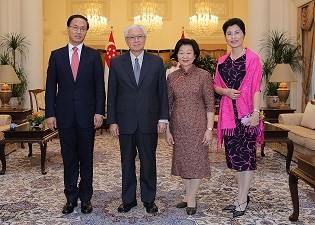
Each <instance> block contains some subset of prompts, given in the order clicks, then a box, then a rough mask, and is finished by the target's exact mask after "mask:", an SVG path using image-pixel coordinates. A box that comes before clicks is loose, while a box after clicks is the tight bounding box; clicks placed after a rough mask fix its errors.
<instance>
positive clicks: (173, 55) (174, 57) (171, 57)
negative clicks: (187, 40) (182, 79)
mask: <svg viewBox="0 0 315 225" xmlns="http://www.w3.org/2000/svg"><path fill="white" fill-rule="evenodd" d="M170 59H171V60H176V54H175V53H173V54H172V55H170ZM176 61H177V60H176Z"/></svg>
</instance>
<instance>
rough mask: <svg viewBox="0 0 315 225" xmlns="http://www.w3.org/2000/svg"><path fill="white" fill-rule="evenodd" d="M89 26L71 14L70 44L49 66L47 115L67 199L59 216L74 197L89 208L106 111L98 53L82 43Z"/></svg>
mask: <svg viewBox="0 0 315 225" xmlns="http://www.w3.org/2000/svg"><path fill="white" fill-rule="evenodd" d="M88 29H89V23H88V21H87V18H85V17H84V16H82V15H72V16H70V17H69V19H68V21H67V31H68V35H69V44H68V45H67V46H65V47H62V48H60V49H57V50H55V51H52V53H51V56H50V59H49V65H48V69H47V80H46V93H45V103H46V107H45V116H46V118H47V120H46V121H47V125H48V127H49V128H50V129H51V130H55V129H57V128H58V132H59V137H60V145H61V155H62V159H63V164H64V186H65V189H64V193H65V195H66V198H67V202H66V204H65V205H64V207H63V209H62V213H63V214H69V213H72V212H73V210H74V208H75V207H76V206H77V200H78V198H80V200H81V212H82V213H90V212H92V204H91V198H92V193H93V187H92V180H93V148H94V139H95V129H96V128H98V127H100V126H101V125H102V123H103V115H104V113H105V87H104V70H103V65H102V61H101V57H100V53H99V52H98V51H97V50H94V49H92V48H89V47H86V46H85V45H84V44H83V40H84V38H85V36H86V34H87V31H88ZM79 175H80V183H79V186H78V185H77V183H78V178H79Z"/></svg>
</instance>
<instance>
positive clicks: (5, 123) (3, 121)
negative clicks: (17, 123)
mask: <svg viewBox="0 0 315 225" xmlns="http://www.w3.org/2000/svg"><path fill="white" fill-rule="evenodd" d="M11 119H12V118H11V116H10V115H0V140H2V139H3V132H2V131H3V130H7V129H9V128H10V123H11ZM16 149H17V144H7V145H5V154H8V153H10V152H12V151H14V150H16Z"/></svg>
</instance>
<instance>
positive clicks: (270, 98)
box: [261, 30, 302, 107]
mask: <svg viewBox="0 0 315 225" xmlns="http://www.w3.org/2000/svg"><path fill="white" fill-rule="evenodd" d="M261 41H262V44H261V46H262V48H261V51H265V52H266V55H268V58H267V59H266V60H265V61H264V62H263V69H262V70H263V77H264V79H265V81H266V89H265V91H264V96H266V101H267V105H268V106H269V107H277V105H278V103H279V98H278V96H277V88H278V84H277V83H270V82H268V80H269V78H270V76H271V74H272V72H273V70H274V68H275V66H276V65H277V64H279V63H288V64H290V66H291V67H292V69H293V70H294V71H301V68H302V66H301V62H302V61H301V60H302V55H301V53H300V49H301V46H300V45H298V44H297V43H294V42H292V40H291V39H290V38H288V37H287V36H286V32H284V31H278V30H273V31H271V32H269V33H267V34H264V39H263V40H261Z"/></svg>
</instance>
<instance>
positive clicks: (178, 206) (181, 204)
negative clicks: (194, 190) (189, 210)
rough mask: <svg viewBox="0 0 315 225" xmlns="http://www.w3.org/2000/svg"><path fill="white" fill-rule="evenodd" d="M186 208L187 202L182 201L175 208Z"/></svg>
mask: <svg viewBox="0 0 315 225" xmlns="http://www.w3.org/2000/svg"><path fill="white" fill-rule="evenodd" d="M186 207H187V202H183V201H181V202H179V203H177V205H176V208H179V209H182V208H186Z"/></svg>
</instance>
